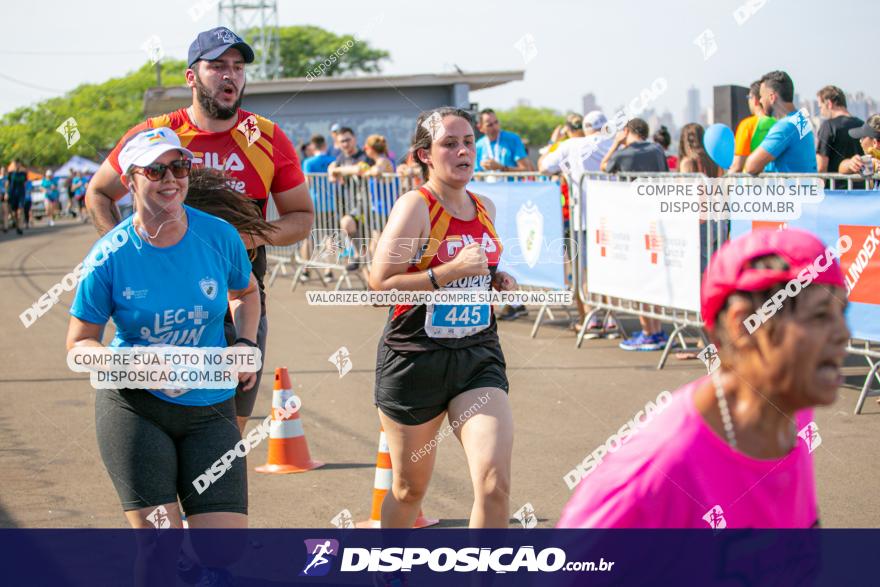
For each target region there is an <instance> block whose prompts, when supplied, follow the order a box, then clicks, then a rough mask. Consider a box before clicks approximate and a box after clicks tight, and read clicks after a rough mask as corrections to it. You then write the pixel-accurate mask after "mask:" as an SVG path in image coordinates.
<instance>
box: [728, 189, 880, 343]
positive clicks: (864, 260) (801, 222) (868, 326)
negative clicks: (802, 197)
mask: <svg viewBox="0 0 880 587" xmlns="http://www.w3.org/2000/svg"><path fill="white" fill-rule="evenodd" d="M785 225H786V226H787V227H788V228H801V229H804V230H808V231H810V232H812V233H813V234H815V235H816V236H818V237H819V238H820V239H821V240H822V242H824V243H825V244H826V245H827V246H835V244H836V243H837V241H838V239H840V238H841V237H842V236H844V235H846V236H849V237H850V238H851V239H852V245H851V248H850V249H849V250H848V251H847V252H845V253H844V254H843V255H842V257H841V266H842V268H843V273H844V277H845V278H846V281H847V285H848V288H849V289H850V290H851V291H850V292H849V302H850V303H849V307H848V309H847V323H848V324H849V328H850V331H851V332H852V337H853V338H856V339H860V340H876V341H880V261H878V260H877V259H875V258H874V257H875V255H876V254H877V253H876V250H877V249H878V248H880V246H878V243H880V240H878V236H880V192H878V191H872V190H851V191H843V190H833V191H832V190H828V191H826V192H825V199H824V200H822V202H820V203H819V204H815V205H813V204H805V205H803V207H802V213H801V216H800V218H798V219H797V220H788V221H786V222H785ZM780 226H781V223H780V222H753V221H751V220H734V221H732V222H731V223H730V237H731V238H736V237H738V236H741V235H743V234H745V233H747V232H749V231H751V230H753V229H756V228H779V227H780Z"/></svg>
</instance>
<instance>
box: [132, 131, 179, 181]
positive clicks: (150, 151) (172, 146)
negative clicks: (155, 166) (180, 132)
mask: <svg viewBox="0 0 880 587" xmlns="http://www.w3.org/2000/svg"><path fill="white" fill-rule="evenodd" d="M175 150H177V151H180V152H181V153H182V154H183V155H184V156H185V157H186V158H187V159H192V158H193V154H192V151H190V150H189V149H186V148H184V147H181V146H180V138H179V137H178V136H177V133H175V132H174V131H173V130H171V129H170V128H168V127H165V126H160V127H158V128H151V129H148V130H145V131H143V132H139V133H138V134H136V135H134V136H133V137H131V139H130V140H129V141H128V142H127V143H126V144H125V146H124V147H123V148H122V151H121V152H120V153H119V166H120V167H121V168H122V172H123V173H127V172H128V170H129V168H130V167H131V166H132V165H137V166H138V167H145V166H147V165H149V164H151V163H153V162H154V161H155V160H156V159H158V158H159V156H160V155H162V153H167V152H168V151H175Z"/></svg>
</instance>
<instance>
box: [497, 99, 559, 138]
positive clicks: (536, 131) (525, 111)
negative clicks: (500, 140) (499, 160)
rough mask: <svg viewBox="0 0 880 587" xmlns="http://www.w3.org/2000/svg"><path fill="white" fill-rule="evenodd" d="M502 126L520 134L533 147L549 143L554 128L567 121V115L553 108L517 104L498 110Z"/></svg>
mask: <svg viewBox="0 0 880 587" xmlns="http://www.w3.org/2000/svg"><path fill="white" fill-rule="evenodd" d="M496 113H497V115H498V121H499V122H500V123H501V128H502V129H504V130H509V131H512V132H515V133H516V134H518V135H519V136H520V137H521V138H522V139H523V140H524V141H525V140H527V139H528V143H529V145H530V146H531V147H532V148H538V147H541V146H543V145H546V144H547V141H549V140H550V135H551V134H552V133H553V129H554V128H556V127H557V126H559V125H560V124H563V123H564V122H565V116H563V115H562V114H560V113H559V112H557V111H556V110H553V109H552V108H533V107H532V106H517V107H516V108H511V109H510V110H498V111H497V112H496Z"/></svg>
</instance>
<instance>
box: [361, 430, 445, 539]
mask: <svg viewBox="0 0 880 587" xmlns="http://www.w3.org/2000/svg"><path fill="white" fill-rule="evenodd" d="M391 480H392V472H391V454H390V453H389V452H388V441H387V440H386V439H385V431H384V430H383V429H382V427H381V426H380V427H379V451H378V453H377V455H376V477H375V479H374V481H373V505H372V507H371V508H370V519H369V520H364V521H363V522H358V523H357V527H358V528H381V527H382V502H383V501H384V500H385V494H387V493H388V492H389V491H390V490H391ZM439 522H440V520H434V519H431V518H426V517H425V516H424V514H423V513H422V511H421V510H419V517H418V518H416V522H415V524H413V528H425V527H427V526H433V525H434V524H437V523H439Z"/></svg>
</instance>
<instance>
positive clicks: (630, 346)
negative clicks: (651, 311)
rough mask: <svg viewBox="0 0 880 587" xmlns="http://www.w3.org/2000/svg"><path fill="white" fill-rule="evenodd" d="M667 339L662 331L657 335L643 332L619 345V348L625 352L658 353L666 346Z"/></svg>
mask: <svg viewBox="0 0 880 587" xmlns="http://www.w3.org/2000/svg"><path fill="white" fill-rule="evenodd" d="M668 340H669V337H668V336H666V333H665V332H663V331H662V330H661V331H660V332H658V333H657V334H647V333H645V332H644V331H639V333H638V334H637V335H635V336H633V337H632V338H628V339H626V340H624V341H623V342H621V343H620V348H622V349H623V350H625V351H660V350H663V347H665V346H666V343H667V341H668Z"/></svg>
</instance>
